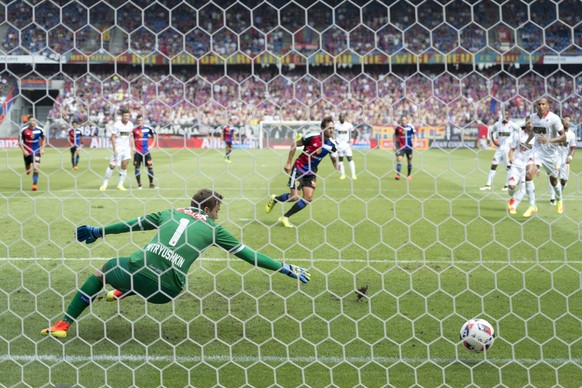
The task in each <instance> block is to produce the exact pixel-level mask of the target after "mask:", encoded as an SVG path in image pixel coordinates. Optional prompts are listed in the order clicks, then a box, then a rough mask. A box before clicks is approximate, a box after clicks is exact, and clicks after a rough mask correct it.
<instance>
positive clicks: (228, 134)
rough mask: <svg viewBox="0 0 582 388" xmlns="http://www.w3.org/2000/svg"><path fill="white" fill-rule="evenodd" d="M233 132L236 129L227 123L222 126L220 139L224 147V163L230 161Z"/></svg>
mask: <svg viewBox="0 0 582 388" xmlns="http://www.w3.org/2000/svg"><path fill="white" fill-rule="evenodd" d="M235 133H236V130H235V129H234V128H233V127H231V126H230V125H228V124H226V125H225V126H224V127H222V139H223V140H224V145H225V148H226V151H225V155H224V161H225V162H226V163H231V161H230V154H231V153H232V142H233V141H234V140H235Z"/></svg>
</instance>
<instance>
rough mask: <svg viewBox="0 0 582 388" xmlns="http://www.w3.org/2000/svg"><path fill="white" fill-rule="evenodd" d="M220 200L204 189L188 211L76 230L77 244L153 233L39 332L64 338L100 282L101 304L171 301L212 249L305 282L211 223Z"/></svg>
mask: <svg viewBox="0 0 582 388" xmlns="http://www.w3.org/2000/svg"><path fill="white" fill-rule="evenodd" d="M221 202H222V195H220V194H219V193H217V192H214V191H212V190H209V189H204V190H200V191H199V192H198V193H196V194H195V195H194V197H193V198H192V201H191V203H190V207H188V208H178V209H170V210H166V211H162V212H158V213H152V214H148V215H147V216H145V217H139V218H136V219H133V220H130V221H125V222H119V223H117V224H113V225H108V226H102V227H94V226H88V225H84V226H80V227H79V228H77V240H78V241H86V243H87V244H91V243H93V242H95V241H96V240H97V239H98V238H100V237H106V236H108V235H110V234H119V233H127V232H137V231H143V230H153V229H155V230H156V234H155V236H154V237H153V238H152V239H151V241H150V243H149V244H147V245H146V246H145V247H144V248H143V249H141V250H139V251H137V252H135V253H133V254H132V255H131V256H130V257H120V258H115V259H111V260H109V261H108V262H106V263H105V264H104V265H102V266H101V267H100V268H99V269H98V270H97V271H95V273H94V274H93V275H91V276H89V278H88V279H87V280H86V281H85V283H84V284H83V286H82V287H81V289H80V290H79V291H78V292H77V294H76V295H75V296H74V297H73V300H72V301H71V303H70V304H69V306H68V308H67V311H66V313H65V316H64V317H63V319H62V320H60V321H58V322H57V323H55V324H54V325H53V326H51V327H49V328H46V329H43V330H42V331H41V334H42V335H52V336H54V337H59V338H66V337H67V331H68V330H69V328H70V327H71V325H72V324H73V323H74V322H75V320H76V319H77V318H78V317H79V315H81V313H82V312H83V311H84V310H85V309H86V308H87V307H89V305H90V304H91V303H93V301H94V300H95V298H96V297H97V294H99V292H101V289H102V288H103V285H104V284H105V283H106V284H109V285H110V286H112V287H113V288H114V290H112V291H110V292H109V293H107V296H106V300H107V301H115V300H119V299H122V298H125V297H128V296H131V295H136V294H137V295H140V296H142V297H143V298H145V299H146V300H147V301H148V302H150V303H154V304H164V303H168V302H171V301H172V300H174V298H176V297H177V296H178V295H179V294H180V293H181V292H182V291H183V289H184V287H185V286H186V278H187V275H188V270H189V269H190V267H191V266H192V264H194V261H196V259H197V258H198V257H199V256H200V253H201V252H203V251H204V250H206V249H207V248H209V247H212V246H218V247H221V248H222V249H224V250H225V251H227V252H228V253H230V254H233V255H235V256H236V257H238V258H239V259H242V260H244V261H246V262H247V263H249V264H251V265H256V266H259V267H261V268H266V269H269V270H271V271H277V272H280V273H282V274H283V275H287V276H289V277H291V278H293V279H299V280H300V281H301V282H303V283H308V282H309V280H310V279H311V274H310V273H309V270H307V269H304V268H301V267H297V266H295V265H292V264H284V263H280V262H278V261H275V260H273V259H271V258H270V257H268V256H267V255H264V254H262V253H260V252H255V251H254V250H252V249H251V248H249V247H247V246H246V245H244V244H243V243H241V242H240V241H238V240H237V239H236V238H235V237H234V236H233V235H232V234H230V233H229V232H228V231H227V230H226V229H224V228H223V227H221V226H220V225H217V224H216V223H215V221H216V220H217V219H218V212H219V211H220V207H221Z"/></svg>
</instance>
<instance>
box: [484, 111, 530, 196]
mask: <svg viewBox="0 0 582 388" xmlns="http://www.w3.org/2000/svg"><path fill="white" fill-rule="evenodd" d="M519 131H520V128H519V127H518V126H517V124H515V123H512V122H511V121H509V112H507V111H505V110H504V111H503V116H502V118H501V120H499V121H497V122H496V123H495V124H493V127H491V132H490V137H491V142H492V143H493V144H494V145H495V147H497V149H496V150H495V154H494V155H493V160H492V161H491V170H489V176H488V177H487V184H486V185H485V186H481V187H480V188H479V190H481V191H485V190H491V184H492V183H493V177H495V173H496V170H497V166H498V165H499V164H500V163H503V164H505V166H506V168H507V171H509V169H510V168H511V163H509V162H508V160H507V154H508V152H509V141H510V139H511V137H512V136H513V134H514V133H515V132H519ZM502 190H503V191H506V190H507V180H506V183H505V185H504V186H503V189H502Z"/></svg>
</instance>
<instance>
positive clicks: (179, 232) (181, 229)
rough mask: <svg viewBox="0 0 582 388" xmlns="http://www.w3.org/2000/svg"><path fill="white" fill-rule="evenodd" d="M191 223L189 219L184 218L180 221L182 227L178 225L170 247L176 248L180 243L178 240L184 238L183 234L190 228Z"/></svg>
mask: <svg viewBox="0 0 582 388" xmlns="http://www.w3.org/2000/svg"><path fill="white" fill-rule="evenodd" d="M189 223H190V220H189V219H187V218H182V219H181V220H180V225H178V228H176V231H175V232H174V235H173V236H172V238H171V239H170V245H171V246H173V247H175V246H176V244H177V243H178V240H179V239H180V237H181V236H182V234H184V231H185V230H186V228H187V227H188V224H189Z"/></svg>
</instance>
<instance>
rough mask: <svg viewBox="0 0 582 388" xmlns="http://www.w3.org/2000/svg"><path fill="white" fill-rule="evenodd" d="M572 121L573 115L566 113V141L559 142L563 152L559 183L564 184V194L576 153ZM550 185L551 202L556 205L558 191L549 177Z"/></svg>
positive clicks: (563, 122)
mask: <svg viewBox="0 0 582 388" xmlns="http://www.w3.org/2000/svg"><path fill="white" fill-rule="evenodd" d="M571 123H572V116H570V115H564V116H563V117H562V125H563V126H564V132H565V133H566V141H565V142H562V143H559V146H558V153H560V154H561V158H562V165H561V166H560V171H559V172H558V175H559V178H560V182H558V185H561V186H562V195H564V188H565V187H566V183H568V178H569V177H570V163H571V162H572V159H574V153H575V152H576V134H575V133H574V131H570V130H568V129H569V128H570V124H571ZM548 186H549V191H550V204H551V205H556V191H555V190H554V186H552V182H551V180H550V179H549V177H548Z"/></svg>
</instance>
